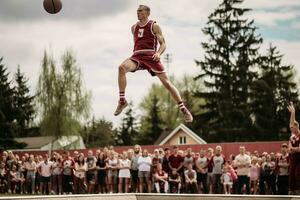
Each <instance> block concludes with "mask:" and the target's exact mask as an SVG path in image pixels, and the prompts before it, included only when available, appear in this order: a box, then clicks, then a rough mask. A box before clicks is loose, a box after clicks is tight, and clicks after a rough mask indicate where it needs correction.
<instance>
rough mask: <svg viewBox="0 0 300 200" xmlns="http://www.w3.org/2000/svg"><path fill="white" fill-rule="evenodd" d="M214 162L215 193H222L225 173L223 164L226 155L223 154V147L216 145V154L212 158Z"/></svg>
mask: <svg viewBox="0 0 300 200" xmlns="http://www.w3.org/2000/svg"><path fill="white" fill-rule="evenodd" d="M211 162H212V175H213V193H214V194H221V193H222V184H221V176H222V174H223V165H224V163H225V157H224V156H223V155H222V147H221V146H216V154H215V155H214V156H213V157H212V159H211Z"/></svg>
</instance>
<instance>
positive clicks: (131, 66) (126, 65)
mask: <svg viewBox="0 0 300 200" xmlns="http://www.w3.org/2000/svg"><path fill="white" fill-rule="evenodd" d="M136 68H137V63H136V62H134V61H132V60H130V59H126V60H125V61H124V62H122V64H121V65H120V66H119V75H118V83H119V96H120V99H119V103H118V107H117V109H116V111H115V113H114V115H115V116H117V115H119V114H120V113H121V112H122V110H123V109H124V108H125V107H126V106H127V105H128V104H127V102H126V99H125V89H126V85H127V81H126V73H127V72H131V71H134V70H135V69H136Z"/></svg>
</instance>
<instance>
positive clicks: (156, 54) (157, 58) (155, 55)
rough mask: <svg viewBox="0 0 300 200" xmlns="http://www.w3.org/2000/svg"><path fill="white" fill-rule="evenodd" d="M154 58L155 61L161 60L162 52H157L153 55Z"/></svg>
mask: <svg viewBox="0 0 300 200" xmlns="http://www.w3.org/2000/svg"><path fill="white" fill-rule="evenodd" d="M152 58H153V60H154V61H159V60H160V54H159V53H155V54H154V55H153V56H152Z"/></svg>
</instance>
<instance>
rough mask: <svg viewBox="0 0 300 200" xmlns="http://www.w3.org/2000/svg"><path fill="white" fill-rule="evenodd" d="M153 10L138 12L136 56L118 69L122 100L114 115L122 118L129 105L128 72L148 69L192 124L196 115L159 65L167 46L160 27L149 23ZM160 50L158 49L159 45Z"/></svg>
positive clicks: (144, 8)
mask: <svg viewBox="0 0 300 200" xmlns="http://www.w3.org/2000/svg"><path fill="white" fill-rule="evenodd" d="M149 15H150V8H149V7H148V6H146V5H140V6H139V7H138V9H137V17H138V20H139V21H138V22H137V23H136V24H134V25H133V26H132V27H131V31H132V34H133V36H134V49H133V55H132V56H131V57H130V58H128V59H126V60H125V61H124V62H123V63H122V64H121V65H120V67H119V76H118V83H119V92H120V93H119V94H120V100H119V103H118V106H117V109H116V111H115V113H114V115H115V116H117V115H119V114H120V113H121V112H122V110H123V109H124V108H126V106H127V105H128V103H127V101H126V99H125V88H126V73H127V72H135V71H137V70H148V72H149V73H150V74H151V75H152V76H157V77H158V78H159V79H160V81H161V82H162V84H163V85H164V86H165V88H166V89H167V90H168V91H169V92H170V93H171V95H172V97H173V99H174V100H175V101H176V102H177V103H178V107H179V109H180V110H181V112H182V113H183V116H184V120H185V121H186V122H192V121H193V116H192V114H191V113H190V112H189V110H188V109H187V108H186V107H185V105H184V103H183V101H182V98H181V96H180V94H179V92H178V90H177V88H176V87H175V86H174V85H173V84H172V83H171V81H170V80H169V78H168V76H167V74H166V72H165V69H164V67H163V65H162V63H161V62H160V56H161V54H162V53H163V52H164V51H165V49H166V43H165V39H164V36H163V34H162V31H161V28H160V27H159V25H157V23H156V22H155V21H153V20H149ZM157 41H158V42H159V49H158V50H157V43H158V42H157Z"/></svg>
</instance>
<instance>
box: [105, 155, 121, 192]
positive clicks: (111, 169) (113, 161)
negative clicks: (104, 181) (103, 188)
mask: <svg viewBox="0 0 300 200" xmlns="http://www.w3.org/2000/svg"><path fill="white" fill-rule="evenodd" d="M107 167H108V187H109V192H110V193H113V192H115V188H116V185H117V181H118V154H117V153H116V152H114V151H111V153H110V155H109V159H108V166H107Z"/></svg>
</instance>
